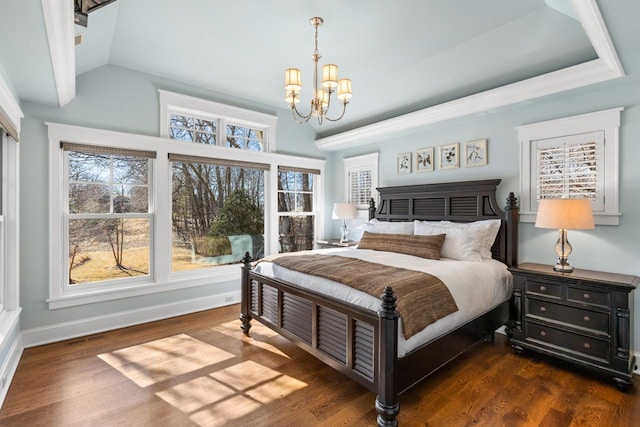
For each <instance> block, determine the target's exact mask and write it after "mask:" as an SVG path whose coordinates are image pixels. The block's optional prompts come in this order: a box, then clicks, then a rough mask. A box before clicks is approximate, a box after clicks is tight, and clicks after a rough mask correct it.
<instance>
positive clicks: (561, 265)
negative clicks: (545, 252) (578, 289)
mask: <svg viewBox="0 0 640 427" xmlns="http://www.w3.org/2000/svg"><path fill="white" fill-rule="evenodd" d="M553 271H557V272H560V273H573V266H571V265H570V264H569V261H567V259H566V258H565V259H560V258H558V262H556V265H554V266H553Z"/></svg>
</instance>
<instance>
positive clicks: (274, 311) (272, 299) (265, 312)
mask: <svg viewBox="0 0 640 427" xmlns="http://www.w3.org/2000/svg"><path fill="white" fill-rule="evenodd" d="M262 317H263V318H264V319H266V320H268V321H269V322H271V323H273V324H276V325H277V324H278V290H277V289H275V288H273V287H271V286H269V285H265V284H264V283H263V284H262Z"/></svg>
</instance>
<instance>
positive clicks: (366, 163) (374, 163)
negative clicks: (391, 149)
mask: <svg viewBox="0 0 640 427" xmlns="http://www.w3.org/2000/svg"><path fill="white" fill-rule="evenodd" d="M378 158H379V153H369V154H363V155H361V156H354V157H348V158H345V159H342V162H343V164H344V194H345V198H344V200H345V201H346V202H350V200H349V198H350V194H349V172H350V171H351V170H353V169H364V168H370V169H371V197H372V198H373V199H374V200H375V201H376V202H378V190H377V189H376V188H377V187H378ZM365 209H369V206H368V204H367V206H362V205H358V210H365Z"/></svg>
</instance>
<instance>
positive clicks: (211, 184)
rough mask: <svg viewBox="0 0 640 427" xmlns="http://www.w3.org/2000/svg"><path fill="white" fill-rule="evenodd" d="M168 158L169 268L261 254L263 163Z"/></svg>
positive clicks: (218, 263) (201, 265)
mask: <svg viewBox="0 0 640 427" xmlns="http://www.w3.org/2000/svg"><path fill="white" fill-rule="evenodd" d="M169 160H171V161H172V169H173V173H172V203H171V206H172V221H171V222H172V226H173V230H172V231H173V233H172V270H173V271H184V270H194V269H201V268H207V267H215V266H222V265H226V264H233V263H239V262H241V261H242V258H243V257H244V255H245V253H247V252H249V254H250V255H251V257H252V258H254V259H258V258H262V257H263V256H264V194H265V193H264V175H265V171H267V170H269V165H266V164H251V163H246V162H239V161H233V162H232V161H229V160H223V159H210V158H198V157H190V156H184V155H179V154H173V153H172V154H169Z"/></svg>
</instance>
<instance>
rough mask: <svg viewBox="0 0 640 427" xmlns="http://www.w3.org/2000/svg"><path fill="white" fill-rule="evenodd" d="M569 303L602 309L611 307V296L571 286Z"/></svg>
mask: <svg viewBox="0 0 640 427" xmlns="http://www.w3.org/2000/svg"><path fill="white" fill-rule="evenodd" d="M567 301H572V302H579V303H582V304H589V305H598V306H602V307H609V304H610V300H609V294H608V293H607V292H598V291H592V290H590V289H585V288H578V287H573V286H569V289H568V290H567Z"/></svg>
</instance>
